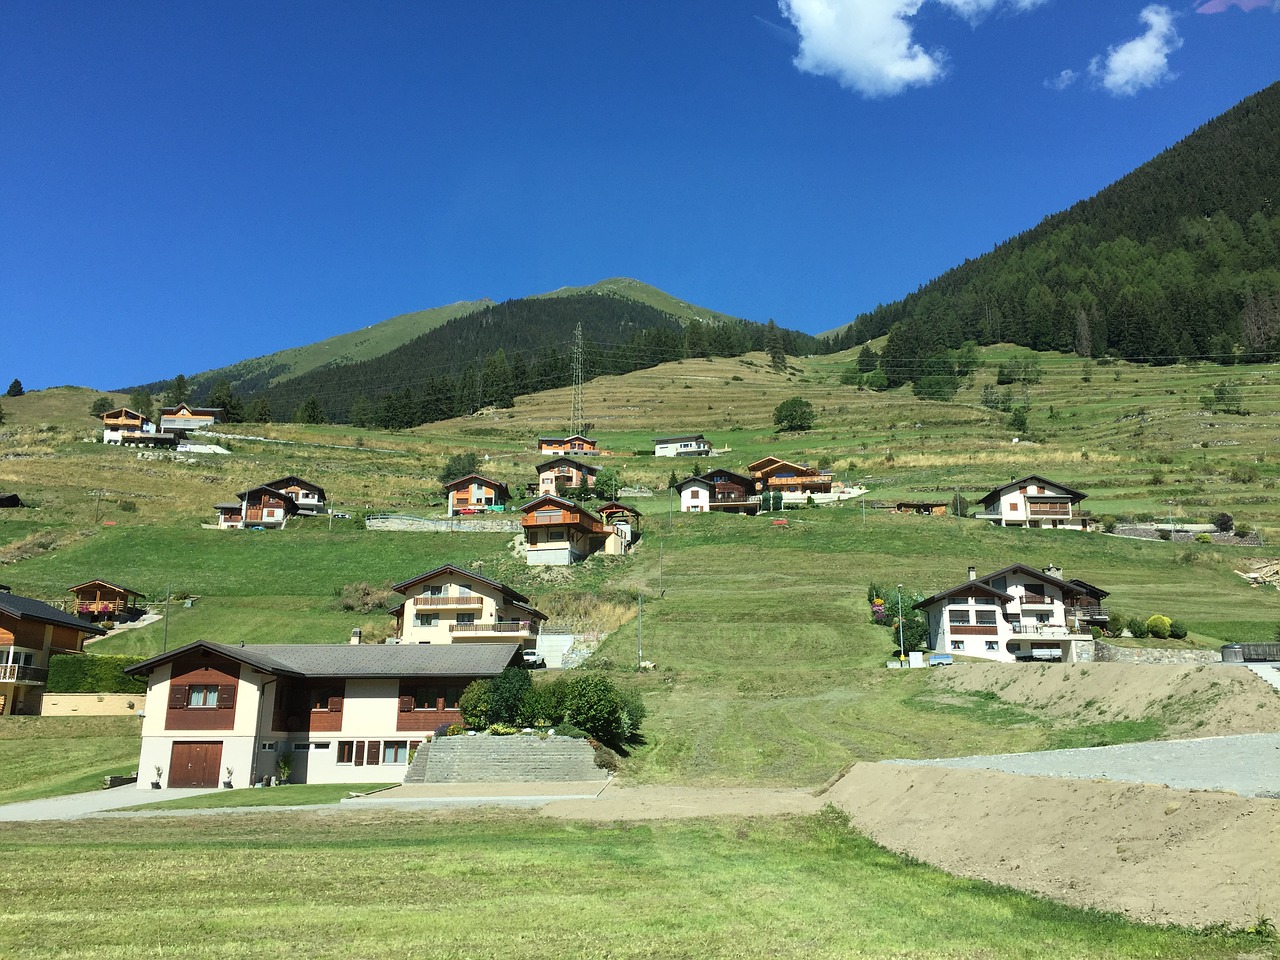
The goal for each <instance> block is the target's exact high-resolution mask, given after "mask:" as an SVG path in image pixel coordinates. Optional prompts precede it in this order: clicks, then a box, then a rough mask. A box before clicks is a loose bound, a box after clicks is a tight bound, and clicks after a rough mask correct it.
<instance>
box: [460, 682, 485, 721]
mask: <svg viewBox="0 0 1280 960" xmlns="http://www.w3.org/2000/svg"><path fill="white" fill-rule="evenodd" d="M492 693H493V681H492V680H472V681H471V682H470V683H469V684H467V689H465V690H463V691H462V696H461V697H459V698H458V710H459V711H461V713H462V719H463V720H464V721H465V722H466V724H467V726H468V727H473V728H477V729H483V728H484V727H487V726H488V725H489V723H490V720H489V709H490V703H491V700H490V698H491V696H492Z"/></svg>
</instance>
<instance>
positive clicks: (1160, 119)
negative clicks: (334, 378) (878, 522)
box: [0, 0, 1280, 389]
mask: <svg viewBox="0 0 1280 960" xmlns="http://www.w3.org/2000/svg"><path fill="white" fill-rule="evenodd" d="M1198 11H1199V12H1198ZM1278 75H1280V0H1194V2H1192V0H1167V2H1165V3H1147V2H1141V0H1139V2H1130V0H788V2H783V3H779V2H777V0H695V2H691V0H645V2H638V0H637V2H621V0H610V2H601V0H542V2H533V0H493V2H486V3H479V4H478V3H461V2H448V0H434V2H431V3H395V2H390V0H387V2H380V3H377V4H358V3H351V2H348V3H335V2H325V0H311V2H307V3H301V2H289V0H281V2H272V3H260V2H253V3H249V2H237V0H224V2H222V3H218V4H195V3H173V2H171V0H162V2H147V0H131V2H129V3H120V2H117V3H110V2H108V3H88V2H83V0H76V2H60V0H36V2H32V0H10V2H8V3H6V4H4V5H3V7H0V118H2V123H0V230H2V233H0V236H2V237H3V240H2V242H3V256H2V257H0V328H2V330H0V334H2V336H0V343H3V348H2V349H0V360H2V362H0V380H3V381H4V382H5V383H7V382H8V381H9V380H10V379H12V378H13V377H18V378H20V379H21V380H22V381H23V384H24V385H25V386H26V387H27V388H28V389H37V388H43V387H47V386H54V385H59V384H68V383H70V384H79V385H86V386H94V387H99V388H107V387H115V386H121V385H125V384H131V383H138V382H144V381H149V380H155V379H163V378H167V377H172V376H174V375H176V374H178V373H187V374H191V373H196V372H199V371H201V370H205V369H209V368H211V367H215V366H221V365H223V364H226V363H230V362H233V361H235V360H239V359H243V358H245V357H249V356H256V355H259V354H263V353H269V352H272V351H274V350H278V349H282V348H284V347H289V346H296V345H299V344H304V343H310V342H313V341H316V340H319V339H322V338H324V337H327V336H332V335H334V334H337V333H343V332H346V331H349V330H354V329H358V328H359V327H362V326H366V325H368V324H371V323H376V322H377V321H379V320H383V319H385V318H387V317H390V316H393V315H395V314H399V313H404V312H407V311H411V310H418V309H423V308H426V307H432V306H439V305H441V304H446V303H452V302H454V301H458V300H469V299H476V298H480V297H490V298H493V299H495V300H504V299H508V298H512V297H519V296H524V295H526V294H532V293H538V292H543V291H546V290H551V289H554V288H556V287H560V286H564V285H568V284H575V285H576V284H586V283H592V282H594V281H596V280H600V279H604V278H606V277H611V276H630V277H635V278H637V279H640V280H643V281H645V282H647V283H651V284H654V285H655V286H658V287H661V288H663V289H664V290H667V291H668V292H670V293H672V294H674V295H676V296H678V297H681V298H683V299H686V300H689V301H691V302H694V303H698V304H701V305H703V306H706V307H710V308H714V309H717V310H721V311H724V312H726V313H731V314H736V315H738V316H743V317H747V318H749V319H753V320H761V321H763V320H767V319H769V318H773V319H776V320H777V321H778V322H779V323H781V324H784V325H786V326H790V327H795V328H799V329H803V330H808V331H811V332H820V331H823V330H828V329H831V328H832V327H835V326H837V325H839V324H841V323H845V322H847V321H849V320H851V319H853V317H854V316H856V315H857V314H858V313H859V312H861V311H863V310H867V309H870V308H872V307H874V306H875V305H876V304H877V303H880V302H887V301H891V300H895V299H897V298H899V297H901V296H903V295H904V294H906V293H908V292H910V291H911V290H913V289H915V288H916V287H917V286H919V285H920V284H922V283H924V282H926V281H928V280H929V279H931V278H932V277H934V276H936V275H937V274H938V273H940V272H942V271H943V270H946V269H947V268H949V267H951V266H954V265H955V264H957V263H959V262H961V261H962V260H964V259H965V258H966V257H975V256H978V255H981V254H982V253H984V252H986V251H988V250H990V249H991V248H992V247H993V246H994V245H995V244H997V243H999V242H1001V241H1002V240H1004V239H1006V238H1007V237H1009V236H1011V235H1013V234H1014V233H1017V232H1018V231H1020V230H1023V229H1025V228H1027V227H1030V226H1033V225H1034V224H1035V223H1037V222H1038V221H1039V220H1040V219H1041V218H1042V217H1044V216H1045V215H1047V214H1049V213H1051V212H1054V211H1056V210H1059V209H1061V208H1063V207H1066V206H1069V205H1070V204H1071V203H1073V202H1075V201H1076V200H1079V199H1082V198H1084V197H1087V196H1090V195H1092V194H1093V193H1095V192H1097V191H1098V190H1099V189H1101V188H1102V187H1104V186H1106V185H1107V184H1108V183H1110V182H1112V181H1114V180H1115V179H1117V178H1118V177H1120V176H1122V175H1124V174H1125V173H1126V172H1128V171H1129V170H1131V169H1133V168H1134V167H1136V166H1138V165H1139V164H1141V163H1143V162H1144V161H1146V160H1148V159H1150V158H1151V157H1152V156H1154V155H1155V154H1157V153H1158V152H1159V151H1161V150H1162V149H1164V148H1165V147H1168V146H1170V145H1171V144H1173V143H1175V142H1176V141H1177V140H1179V139H1181V138H1182V137H1183V136H1185V135H1187V134H1188V133H1190V132H1191V131H1192V130H1193V129H1195V128H1196V127H1197V126H1199V125H1200V124H1202V123H1204V122H1205V121H1206V120H1208V119H1210V118H1211V117H1213V116H1216V115H1217V114H1219V113H1221V112H1222V111H1224V110H1226V109H1227V108H1229V107H1230V106H1232V105H1233V104H1235V103H1237V102H1238V101H1239V100H1241V99H1242V98H1244V97H1245V96H1247V95H1249V94H1251V93H1254V92H1256V91H1258V90H1260V89H1262V88H1263V87H1265V86H1267V85H1268V84H1270V83H1272V82H1274V81H1276V80H1277V79H1280V76H1278Z"/></svg>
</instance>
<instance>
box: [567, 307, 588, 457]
mask: <svg viewBox="0 0 1280 960" xmlns="http://www.w3.org/2000/svg"><path fill="white" fill-rule="evenodd" d="M585 353H586V350H585V349H584V347H583V345H582V324H581V322H579V324H578V325H577V326H576V327H575V328H574V330H573V409H572V411H571V413H570V416H569V433H570V434H571V435H576V434H580V433H582V423H583V420H584V419H586V417H585V414H584V413H583V409H582V408H583V403H582V380H583V367H584V366H585V362H584V360H585V358H584V354H585Z"/></svg>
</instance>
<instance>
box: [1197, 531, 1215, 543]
mask: <svg viewBox="0 0 1280 960" xmlns="http://www.w3.org/2000/svg"><path fill="white" fill-rule="evenodd" d="M1196 543H1213V537H1211V536H1209V534H1207V533H1197V534H1196Z"/></svg>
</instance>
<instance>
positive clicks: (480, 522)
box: [364, 517, 520, 533]
mask: <svg viewBox="0 0 1280 960" xmlns="http://www.w3.org/2000/svg"><path fill="white" fill-rule="evenodd" d="M364 525H365V529H366V530H398V531H406V530H407V531H414V532H418V533H519V532H520V521H519V520H505V519H504V520H498V519H491V518H481V519H478V518H474V517H467V518H466V519H461V518H455V519H452V520H426V519H423V518H421V517H370V518H369V519H367V520H365V522H364Z"/></svg>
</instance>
